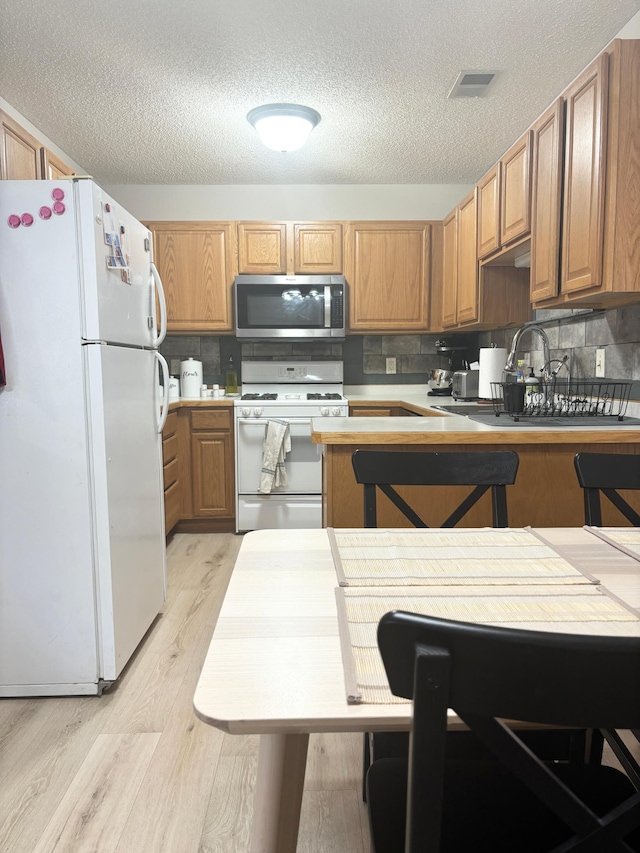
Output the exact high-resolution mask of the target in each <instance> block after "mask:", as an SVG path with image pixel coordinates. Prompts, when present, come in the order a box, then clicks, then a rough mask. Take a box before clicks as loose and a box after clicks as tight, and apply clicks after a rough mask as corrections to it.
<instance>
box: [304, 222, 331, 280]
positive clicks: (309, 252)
mask: <svg viewBox="0 0 640 853" xmlns="http://www.w3.org/2000/svg"><path fill="white" fill-rule="evenodd" d="M293 271H294V273H299V274H306V273H310V274H318V273H326V274H327V275H333V274H339V273H341V272H342V223H340V222H294V223H293Z"/></svg>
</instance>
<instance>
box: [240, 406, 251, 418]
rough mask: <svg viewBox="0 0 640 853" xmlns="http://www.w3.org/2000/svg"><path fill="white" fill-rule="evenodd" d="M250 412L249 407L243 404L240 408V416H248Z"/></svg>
mask: <svg viewBox="0 0 640 853" xmlns="http://www.w3.org/2000/svg"><path fill="white" fill-rule="evenodd" d="M250 414H251V409H250V408H249V407H248V406H244V407H243V409H242V417H243V418H248V417H249V415H250Z"/></svg>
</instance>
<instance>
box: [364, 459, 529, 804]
mask: <svg viewBox="0 0 640 853" xmlns="http://www.w3.org/2000/svg"><path fill="white" fill-rule="evenodd" d="M351 462H352V464H353V470H354V472H355V475H356V481H357V482H358V483H361V484H362V485H363V486H364V526H365V527H376V526H377V511H376V488H379V489H380V490H381V491H382V492H383V493H384V494H385V495H386V496H387V497H388V498H389V500H391V501H392V502H393V503H394V504H395V506H397V507H398V509H399V510H400V511H401V512H402V513H403V515H404V516H405V517H406V518H407V519H408V520H409V521H410V522H411V523H412V524H413V525H414V527H427V526H428V525H427V524H425V522H424V521H423V520H422V518H420V516H419V515H418V514H417V513H416V512H414V510H413V509H412V508H411V507H410V506H409V505H408V504H407V502H406V501H405V500H404V499H403V498H402V497H401V496H400V495H399V494H398V492H397V491H396V490H395V489H394V488H393V486H394V485H395V486H473V487H474V488H473V491H472V492H471V493H470V494H469V495H468V496H467V497H466V498H465V499H464V500H463V501H462V502H461V503H460V504H459V506H458V507H457V508H456V509H455V510H454V511H453V512H452V513H451V514H450V515H449V517H448V518H447V519H446V520H445V522H444V523H443V524H442V525H441V526H442V527H454V526H455V525H456V524H457V523H458V522H459V521H460V520H461V519H462V518H463V516H464V515H465V514H466V513H467V512H468V511H469V510H470V509H471V507H472V506H474V504H476V503H477V502H478V501H479V500H480V498H481V497H482V495H484V494H485V493H486V492H487V491H488V490H489V489H491V498H492V517H493V526H494V527H508V515H507V496H506V489H505V486H507V485H512V484H513V483H514V482H515V479H516V474H517V472H518V463H519V459H518V454H517V453H514V452H513V451H512V450H505V451H487V452H470V453H458V452H451V453H429V452H428V453H420V452H413V451H407V452H405V451H402V452H393V451H386V450H356V451H354V453H353V455H352V457H351ZM461 734H463V733H461ZM457 740H458V741H459V742H461V743H463V745H462V749H463V752H465V753H466V752H468V750H470V749H471V748H472V744H471V741H472V738H469V737H466V736H464V735H463V736H462V737H458V738H457ZM407 747H408V737H407V735H406V734H403V733H396V734H394V733H392V732H376V733H375V734H373V735H370V734H369V733H365V736H364V746H363V758H362V799H363V800H365V802H366V798H367V794H366V788H365V777H366V773H367V768H368V767H369V764H370V763H371V758H372V755H373V756H374V757H379V756H387V755H395V754H397V753H398V751H403V750H404V751H406V749H407Z"/></svg>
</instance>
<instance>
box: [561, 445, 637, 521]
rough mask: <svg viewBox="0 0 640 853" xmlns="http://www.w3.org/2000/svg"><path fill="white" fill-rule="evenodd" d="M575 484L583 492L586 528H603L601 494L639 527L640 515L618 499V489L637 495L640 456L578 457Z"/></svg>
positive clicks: (622, 454) (585, 455)
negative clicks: (590, 526)
mask: <svg viewBox="0 0 640 853" xmlns="http://www.w3.org/2000/svg"><path fill="white" fill-rule="evenodd" d="M573 461H574V464H575V466H576V474H577V475H578V482H579V483H580V485H581V486H582V488H583V489H584V519H585V524H590V525H593V526H594V527H602V507H601V505H600V492H602V494H603V495H604V496H605V497H606V498H608V499H609V500H610V501H611V503H612V504H613V505H614V506H615V507H616V508H617V509H619V510H620V512H621V513H622V515H624V517H625V518H626V519H627V521H630V522H631V524H633V526H634V527H640V515H638V513H637V512H636V511H635V510H634V509H633V507H632V506H630V505H629V503H628V502H627V501H626V500H625V499H624V498H623V497H622V495H619V494H618V492H617V490H618V489H631V490H635V491H640V456H637V455H635V454H630V453H577V454H576V456H575V457H574V460H573Z"/></svg>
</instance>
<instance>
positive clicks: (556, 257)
mask: <svg viewBox="0 0 640 853" xmlns="http://www.w3.org/2000/svg"><path fill="white" fill-rule="evenodd" d="M532 133H533V170H532V171H533V174H532V181H531V301H532V302H539V301H540V300H543V299H549V298H551V297H554V296H557V295H558V291H559V282H560V224H561V221H562V162H563V158H562V151H563V146H564V100H563V99H562V98H558V100H557V101H556V102H555V104H553V105H552V106H551V107H549V109H548V110H547V111H546V112H545V113H543V115H542V116H540V118H539V119H538V121H537V122H536V123H535V124H534V125H533V128H532Z"/></svg>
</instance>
